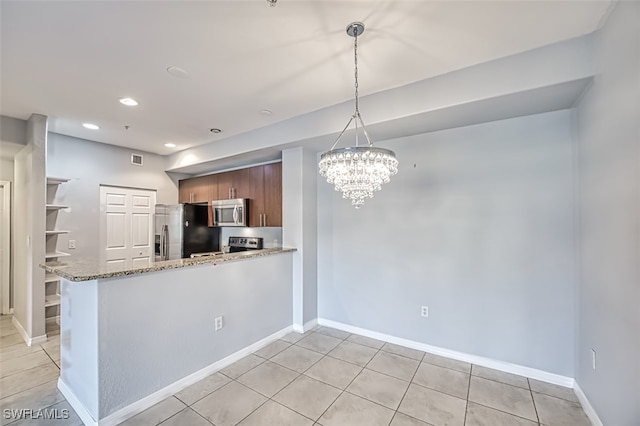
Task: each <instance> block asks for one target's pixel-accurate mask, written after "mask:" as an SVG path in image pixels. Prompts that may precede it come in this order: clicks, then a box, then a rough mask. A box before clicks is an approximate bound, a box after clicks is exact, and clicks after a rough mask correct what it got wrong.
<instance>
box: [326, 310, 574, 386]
mask: <svg viewBox="0 0 640 426" xmlns="http://www.w3.org/2000/svg"><path fill="white" fill-rule="evenodd" d="M318 324H320V325H324V326H327V327H332V328H336V329H338V330H343V331H347V332H349V333H355V334H360V335H361V336H366V337H370V338H372V339H377V340H382V341H384V342H389V343H393V344H396V345H400V346H405V347H407V348H412V349H417V350H419V351H423V352H429V353H431V354H434V355H440V356H444V357H447V358H452V359H456V360H458V361H464V362H468V363H471V364H475V365H480V366H482V367H487V368H493V369H494V370H500V371H504V372H506V373H512V374H517V375H519V376H525V377H529V378H531V379H536V380H540V381H543V382H547V383H553V384H554V385H560V386H565V387H568V388H572V387H573V386H574V382H575V381H574V380H573V378H571V377H566V376H561V375H559V374H554V373H549V372H547V371H542V370H538V369H535V368H530V367H524V366H522V365H517V364H511V363H508V362H504V361H498V360H495V359H491V358H485V357H481V356H477V355H471V354H466V353H464V352H457V351H452V350H450V349H444V348H440V347H437V346H431V345H427V344H425V343H420V342H416V341H414V340H408V339H403V338H400V337H395V336H390V335H388V334H383V333H378V332H376V331H371V330H367V329H364V328H360V327H355V326H352V325H349V324H343V323H340V322H336V321H331V320H327V319H324V318H319V319H318Z"/></svg>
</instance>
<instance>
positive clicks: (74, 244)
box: [69, 240, 76, 249]
mask: <svg viewBox="0 0 640 426" xmlns="http://www.w3.org/2000/svg"><path fill="white" fill-rule="evenodd" d="M69 248H70V249H75V248H76V240H69Z"/></svg>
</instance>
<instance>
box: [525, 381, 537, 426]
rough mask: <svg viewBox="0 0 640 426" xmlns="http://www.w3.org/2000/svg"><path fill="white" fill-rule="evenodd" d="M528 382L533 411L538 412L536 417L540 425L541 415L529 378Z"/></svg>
mask: <svg viewBox="0 0 640 426" xmlns="http://www.w3.org/2000/svg"><path fill="white" fill-rule="evenodd" d="M527 384H528V385H529V394H530V395H531V402H532V403H533V411H535V412H536V419H538V425H540V415H539V414H538V407H537V406H536V400H535V398H534V397H533V390H531V382H530V381H529V378H527Z"/></svg>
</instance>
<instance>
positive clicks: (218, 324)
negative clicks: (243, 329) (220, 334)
mask: <svg viewBox="0 0 640 426" xmlns="http://www.w3.org/2000/svg"><path fill="white" fill-rule="evenodd" d="M214 322H215V328H216V331H218V330H220V329H221V328H222V327H224V324H223V323H222V316H219V317H216V319H215V321H214Z"/></svg>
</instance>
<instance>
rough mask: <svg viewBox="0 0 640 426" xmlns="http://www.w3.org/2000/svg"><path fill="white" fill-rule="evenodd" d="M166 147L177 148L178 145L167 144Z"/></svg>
mask: <svg viewBox="0 0 640 426" xmlns="http://www.w3.org/2000/svg"><path fill="white" fill-rule="evenodd" d="M164 146H166V147H167V148H175V147H176V144H175V143H165V144H164Z"/></svg>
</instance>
